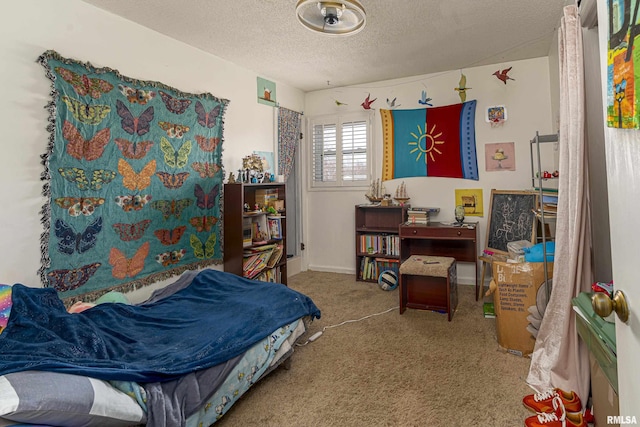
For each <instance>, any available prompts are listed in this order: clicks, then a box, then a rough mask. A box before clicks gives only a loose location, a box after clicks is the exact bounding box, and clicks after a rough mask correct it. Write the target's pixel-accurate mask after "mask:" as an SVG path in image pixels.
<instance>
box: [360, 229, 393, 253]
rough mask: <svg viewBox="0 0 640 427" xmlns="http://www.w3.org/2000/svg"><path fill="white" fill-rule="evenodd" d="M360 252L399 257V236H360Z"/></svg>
mask: <svg viewBox="0 0 640 427" xmlns="http://www.w3.org/2000/svg"><path fill="white" fill-rule="evenodd" d="M359 249H360V250H359V251H360V252H363V253H367V254H371V255H375V254H381V255H394V256H396V255H399V254H400V236H398V235H397V234H362V235H360V248H359Z"/></svg>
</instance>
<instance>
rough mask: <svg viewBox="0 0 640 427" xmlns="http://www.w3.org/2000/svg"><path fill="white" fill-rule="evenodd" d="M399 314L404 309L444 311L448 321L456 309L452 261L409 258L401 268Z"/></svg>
mask: <svg viewBox="0 0 640 427" xmlns="http://www.w3.org/2000/svg"><path fill="white" fill-rule="evenodd" d="M399 294H400V314H402V313H404V311H405V309H406V308H407V307H408V308H416V309H419V310H436V311H444V312H446V313H447V314H448V317H449V321H451V318H452V317H453V312H454V311H455V309H456V307H457V306H458V279H457V269H456V260H455V258H449V257H436V256H427V255H411V256H410V257H409V259H407V260H406V261H404V262H403V263H402V265H400V292H399Z"/></svg>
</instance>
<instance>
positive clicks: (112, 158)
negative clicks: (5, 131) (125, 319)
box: [38, 51, 229, 301]
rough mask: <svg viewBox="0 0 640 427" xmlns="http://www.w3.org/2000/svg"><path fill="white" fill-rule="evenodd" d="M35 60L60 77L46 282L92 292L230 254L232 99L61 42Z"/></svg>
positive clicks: (71, 293)
mask: <svg viewBox="0 0 640 427" xmlns="http://www.w3.org/2000/svg"><path fill="white" fill-rule="evenodd" d="M38 62H39V63H40V64H42V65H43V66H44V67H45V69H46V74H47V77H48V78H49V79H50V80H51V86H52V91H51V97H52V99H51V101H50V102H49V104H47V109H48V110H49V113H50V117H49V122H50V124H49V126H48V127H47V129H48V130H49V132H50V136H49V144H48V147H47V152H46V153H45V154H44V155H43V156H42V157H43V164H44V166H45V170H44V172H43V174H42V180H43V181H45V184H44V187H43V193H44V195H45V196H46V197H47V202H46V204H45V206H44V207H43V209H42V223H43V225H44V228H45V231H44V233H43V234H42V241H41V246H42V262H41V267H40V270H39V273H40V276H41V279H42V282H43V284H44V286H46V287H52V288H54V289H56V290H57V291H58V293H59V294H60V297H61V298H65V299H67V300H78V299H83V300H85V301H91V300H94V299H96V298H98V297H99V296H100V295H102V294H103V293H105V292H107V291H110V290H117V291H130V290H133V289H136V288H139V287H141V286H145V285H148V284H150V283H153V282H155V281H158V280H163V279H166V278H169V277H171V276H174V275H176V274H179V273H181V272H183V271H185V270H188V269H197V268H201V267H204V266H206V265H210V264H220V263H222V250H221V248H222V245H221V232H220V230H221V224H220V221H221V208H220V205H221V202H220V198H221V190H222V188H221V187H222V180H223V176H224V171H223V168H222V141H223V117H224V113H225V111H226V108H227V105H228V103H229V101H228V100H225V99H219V98H216V97H215V96H213V95H211V94H208V93H204V94H198V95H194V94H188V93H183V92H181V91H179V90H177V89H173V88H171V87H168V86H166V85H164V84H162V83H159V82H151V81H141V80H136V79H132V78H128V77H125V76H122V75H121V74H120V73H118V72H117V71H115V70H112V69H109V68H94V67H93V66H92V65H91V64H89V63H82V62H78V61H76V60H71V59H66V58H63V57H61V56H60V55H59V54H58V53H56V52H54V51H47V52H45V53H44V54H42V55H41V56H40V57H39V58H38ZM80 296H81V297H80Z"/></svg>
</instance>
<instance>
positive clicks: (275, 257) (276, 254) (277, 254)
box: [267, 245, 284, 268]
mask: <svg viewBox="0 0 640 427" xmlns="http://www.w3.org/2000/svg"><path fill="white" fill-rule="evenodd" d="M282 254H284V248H283V247H282V245H278V246H276V247H275V248H274V249H273V251H272V252H271V256H270V257H269V260H268V261H267V268H273V267H275V266H276V265H277V264H278V263H279V262H280V260H281V259H282Z"/></svg>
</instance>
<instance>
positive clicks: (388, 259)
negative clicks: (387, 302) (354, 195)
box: [355, 205, 407, 282]
mask: <svg viewBox="0 0 640 427" xmlns="http://www.w3.org/2000/svg"><path fill="white" fill-rule="evenodd" d="M355 220H356V224H355V226H356V230H355V231H356V233H355V234H356V279H357V280H359V281H368V282H376V281H377V280H378V275H379V274H380V273H381V272H382V271H383V270H385V269H395V268H394V267H397V268H399V266H400V236H399V233H398V231H399V226H400V224H402V223H404V222H405V221H406V220H407V206H377V205H356V208H355Z"/></svg>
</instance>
